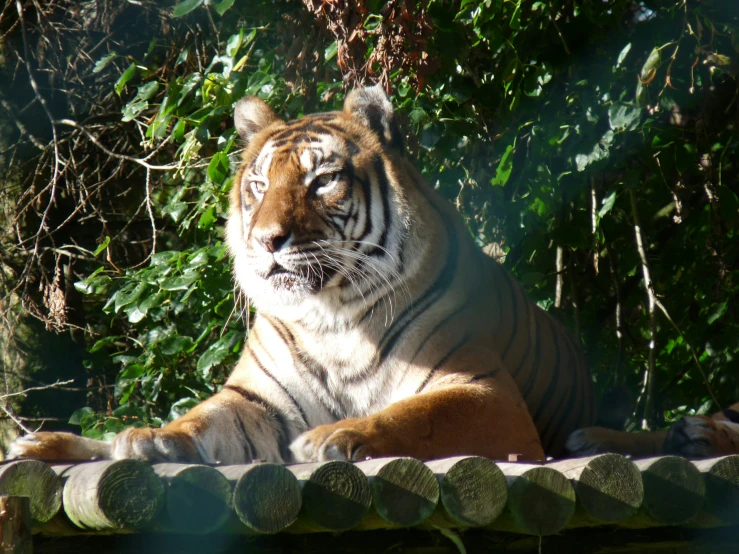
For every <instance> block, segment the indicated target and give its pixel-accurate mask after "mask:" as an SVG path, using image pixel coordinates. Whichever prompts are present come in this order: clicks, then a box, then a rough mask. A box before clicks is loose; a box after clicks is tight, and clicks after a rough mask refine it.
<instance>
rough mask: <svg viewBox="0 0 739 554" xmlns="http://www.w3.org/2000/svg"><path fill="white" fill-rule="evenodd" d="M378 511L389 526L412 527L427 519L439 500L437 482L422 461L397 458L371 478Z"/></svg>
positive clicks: (373, 498)
mask: <svg viewBox="0 0 739 554" xmlns="http://www.w3.org/2000/svg"><path fill="white" fill-rule="evenodd" d="M370 488H371V491H372V502H373V504H374V507H375V510H376V511H377V514H378V515H379V516H380V517H381V518H382V519H384V520H385V521H387V522H388V523H390V524H392V525H396V526H398V527H412V526H414V525H419V524H420V523H422V522H423V521H424V520H425V519H426V518H428V517H429V516H430V515H431V514H432V513H433V511H434V509H435V508H436V505H437V504H438V502H439V482H438V481H437V479H436V476H435V475H434V473H433V472H432V471H431V470H430V469H429V468H428V467H426V465H425V464H423V463H422V462H420V461H419V460H416V459H413V458H397V459H394V460H392V461H390V462H388V463H387V464H385V465H384V466H383V467H382V468H381V469H380V470H379V471H378V472H377V474H376V475H374V476H373V477H372V478H371V479H370Z"/></svg>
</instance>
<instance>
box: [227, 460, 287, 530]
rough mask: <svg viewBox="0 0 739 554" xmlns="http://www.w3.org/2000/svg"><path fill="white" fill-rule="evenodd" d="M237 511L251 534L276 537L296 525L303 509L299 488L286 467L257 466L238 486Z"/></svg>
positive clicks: (235, 489)
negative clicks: (295, 522)
mask: <svg viewBox="0 0 739 554" xmlns="http://www.w3.org/2000/svg"><path fill="white" fill-rule="evenodd" d="M233 504H234V509H235V510H236V514H237V515H238V516H239V519H240V520H241V521H242V523H243V524H244V525H246V527H247V528H248V529H250V530H251V531H255V532H257V533H277V532H278V531H282V530H283V529H285V528H286V527H288V526H289V525H290V524H291V523H293V522H294V521H295V520H296V519H297V517H298V513H299V512H300V507H301V505H302V499H301V492H300V484H299V483H298V480H297V478H296V477H295V476H294V475H293V474H292V473H291V472H290V470H288V469H287V468H285V467H284V466H280V465H277V464H271V463H265V464H257V465H255V466H254V467H252V468H250V469H249V470H248V471H246V472H245V473H244V474H243V475H242V476H241V477H240V478H239V479H238V481H237V482H236V486H235V487H234V496H233Z"/></svg>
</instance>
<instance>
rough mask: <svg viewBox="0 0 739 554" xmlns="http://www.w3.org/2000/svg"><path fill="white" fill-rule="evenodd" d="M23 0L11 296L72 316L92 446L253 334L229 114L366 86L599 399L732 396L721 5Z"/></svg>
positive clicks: (2, 121)
mask: <svg viewBox="0 0 739 554" xmlns="http://www.w3.org/2000/svg"><path fill="white" fill-rule="evenodd" d="M12 4H13V3H8V4H7V5H6V8H5V11H4V12H3V13H2V15H1V16H0V37H1V38H0V41H2V42H0V55H1V56H2V58H0V72H1V73H2V75H0V80H4V82H6V83H8V85H7V87H4V90H2V91H0V100H1V101H2V106H3V108H4V109H5V112H4V113H1V114H0V126H1V128H2V129H3V131H4V132H3V135H4V138H3V139H2V141H0V142H4V144H2V145H0V146H2V153H1V154H0V156H3V163H4V165H5V171H6V172H7V173H6V177H5V180H6V185H7V186H6V187H5V192H4V197H3V199H4V206H5V210H6V213H8V214H9V218H8V220H7V222H6V224H5V230H6V231H10V230H12V231H14V232H13V233H5V236H4V237H3V238H2V239H0V241H2V243H1V244H2V246H3V247H2V259H0V263H1V264H2V268H3V272H4V279H3V287H4V293H5V295H6V296H5V300H4V304H3V306H4V309H5V316H6V318H8V321H10V320H13V321H16V320H18V317H20V318H21V320H22V319H23V317H26V316H27V315H28V314H31V315H34V316H36V317H37V318H40V319H42V320H44V321H45V323H46V324H47V326H52V327H55V328H57V329H65V328H68V327H69V326H70V325H71V326H72V328H74V329H77V333H76V335H75V336H74V339H75V340H77V341H78V342H80V343H84V344H85V345H86V347H87V354H86V355H85V361H84V364H85V368H86V369H85V371H86V376H87V377H88V379H89V380H90V381H89V382H90V383H91V384H92V385H93V387H92V392H91V393H90V395H89V397H88V404H89V407H86V408H82V409H80V410H77V411H76V412H75V413H74V414H73V415H72V419H71V420H70V422H71V423H74V424H80V425H81V426H82V429H83V431H84V432H85V434H87V435H88V436H95V437H101V436H105V434H106V433H113V432H117V431H119V430H120V429H122V428H123V427H125V426H126V425H131V424H135V425H139V424H144V423H146V424H155V425H157V424H160V423H162V422H165V421H166V420H168V419H170V418H174V417H177V416H178V415H179V414H181V413H183V411H185V410H187V409H188V408H190V407H191V406H192V405H193V404H195V403H196V402H198V401H199V400H201V399H203V398H205V397H207V396H208V395H210V394H212V393H213V392H214V391H216V390H217V389H218V387H219V386H220V385H221V384H222V383H223V380H224V378H225V376H226V375H227V373H228V370H229V368H230V367H231V366H232V365H233V364H234V363H235V360H236V359H237V357H238V353H239V351H240V349H241V347H242V346H243V343H244V340H245V336H246V333H245V328H246V326H247V325H248V321H249V309H248V306H247V302H246V299H244V298H240V294H239V292H238V291H235V290H234V287H233V282H232V279H231V276H230V271H229V264H228V262H227V253H226V251H225V248H224V245H223V227H224V222H225V217H226V212H227V193H228V190H229V187H230V186H231V183H232V175H233V168H234V167H235V166H236V164H237V163H238V155H239V148H240V146H239V143H238V140H237V137H236V136H235V134H234V130H233V123H232V120H231V114H232V107H233V103H234V102H235V101H236V100H238V99H239V98H240V97H242V96H243V95H245V94H255V95H258V96H260V97H261V98H263V99H264V100H266V101H267V102H268V103H269V104H270V105H272V106H273V107H274V108H275V109H276V110H277V111H278V112H279V113H281V114H282V115H284V116H285V117H290V118H294V117H300V116H301V115H302V114H303V113H309V112H313V111H316V110H328V109H336V108H339V107H340V106H341V101H342V99H343V96H344V93H345V92H346V90H348V89H349V88H351V87H352V86H354V85H356V84H358V83H370V82H377V81H379V82H381V83H382V84H383V85H385V86H386V88H387V89H388V90H389V91H391V92H392V98H393V101H394V103H395V105H396V106H397V109H398V112H399V115H400V119H401V121H402V122H403V124H404V127H405V129H406V130H407V134H408V144H409V155H410V156H412V157H414V158H415V159H417V160H418V165H419V167H420V168H421V170H422V171H423V173H424V174H425V175H426V177H427V179H428V180H429V182H430V183H432V184H433V185H434V186H435V187H436V188H437V189H438V190H439V191H440V192H441V193H442V194H444V195H445V196H446V197H448V198H449V199H450V201H452V202H454V203H455V205H456V206H457V207H458V209H459V211H460V212H461V213H462V214H463V215H464V216H465V218H466V220H467V223H468V225H469V228H470V231H471V233H472V234H473V235H474V236H475V237H476V239H477V240H478V241H479V243H480V246H481V247H482V246H485V247H486V248H488V251H490V252H491V253H493V254H495V255H497V256H499V257H500V261H501V263H504V264H505V266H506V267H507V268H508V269H510V270H511V271H512V272H513V273H514V274H515V275H516V276H517V277H518V278H519V279H520V280H521V281H522V282H523V283H524V285H525V286H526V287H527V289H528V290H529V292H530V294H531V295H532V296H533V297H534V298H536V299H537V301H538V302H539V305H540V306H542V307H543V308H545V309H547V310H550V311H553V312H556V314H557V317H559V318H560V319H561V320H563V321H565V322H566V323H567V324H568V326H569V327H570V328H571V329H573V330H574V331H575V332H576V333H578V334H579V336H581V337H582V341H583V346H584V348H585V350H586V352H587V354H588V358H589V360H590V363H591V367H592V368H593V373H594V377H595V379H596V381H597V384H598V388H599V389H600V390H601V391H607V390H610V389H612V388H614V386H616V385H626V386H627V387H628V388H629V389H630V390H632V391H633V392H634V394H635V396H638V403H637V406H636V408H635V409H634V412H633V418H632V424H636V425H643V426H654V425H662V424H664V422H665V420H667V421H669V420H672V419H674V418H675V417H678V416H680V415H682V414H683V413H686V412H688V411H692V410H702V411H703V412H705V411H709V410H712V409H716V408H717V407H718V406H725V405H726V404H727V403H729V402H730V401H733V400H735V399H737V398H739V372H737V370H736V365H737V362H736V360H735V357H736V356H737V355H738V354H739V323H738V320H737V315H738V314H737V313H736V310H737V305H738V304H737V290H738V287H739V283H738V282H737V279H738V277H739V263H738V262H739V251H738V249H739V242H737V240H736V237H735V235H736V233H737V231H738V230H739V228H738V224H739V199H738V198H737V192H739V191H738V190H737V189H738V188H739V187H738V186H737V182H739V181H738V179H739V175H738V174H739V166H737V159H738V157H739V151H738V146H739V140H738V139H739V130H738V129H737V124H739V99H738V97H737V96H738V91H739V86H738V84H737V73H738V72H739V6H737V4H736V2H735V0H703V1H702V2H701V1H697V0H682V1H677V0H673V1H663V0H645V1H643V2H636V1H632V0H550V1H533V0H455V1H448V0H428V1H412V0H406V1H401V0H393V1H391V2H387V3H385V2H380V1H377V0H362V1H359V2H348V1H345V0H335V1H332V2H324V1H322V0H304V1H303V3H302V4H300V3H297V2H288V1H281V0H250V1H248V2H247V1H245V0H244V1H240V0H237V1H234V0H220V1H219V2H207V1H203V0H182V1H181V2H179V3H178V4H176V5H174V6H169V7H163V6H161V5H160V4H158V3H155V2H137V3H135V4H133V3H130V4H123V3H121V4H122V5H121V6H117V4H116V3H110V4H109V3H106V2H102V1H101V2H88V1H80V0H77V1H72V0H68V1H59V2H52V1H50V0H48V1H46V2H34V3H31V2H24V3H23V6H24V10H25V11H24V17H23V19H22V20H21V19H20V18H19V16H18V13H15V14H13V13H12V12H13V10H14V9H15V6H14V5H12ZM114 6H117V7H114ZM38 10H46V12H44V13H41V12H39V11H38ZM55 41H57V42H56V43H55ZM80 41H87V42H84V44H85V45H89V46H86V47H85V48H88V49H87V50H85V49H80V48H79V44H80ZM93 46H94V48H93ZM24 53H25V54H24ZM55 63H56V64H57V65H54V64H55ZM29 99H30V104H29ZM52 122H53V123H52ZM6 131H7V132H6ZM52 131H53V132H52ZM72 284H73V287H72ZM492 286H494V284H493V285H492ZM37 289H38V290H39V291H40V292H38V293H37V292H36V290H37ZM55 295H56V296H55ZM54 298H57V302H56V303H55V302H54V301H53V300H54ZM13 318H15V319H13ZM110 380H114V382H115V387H114V389H113V390H114V393H113V394H112V395H111V394H110V392H108V393H106V392H105V391H110V390H111V389H108V388H105V387H104V386H103V385H104V384H105V383H108V382H109V381H110ZM96 387H97V388H96ZM101 391H102V392H101ZM108 436H110V435H108Z"/></svg>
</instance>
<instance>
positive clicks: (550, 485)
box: [507, 467, 575, 536]
mask: <svg viewBox="0 0 739 554" xmlns="http://www.w3.org/2000/svg"><path fill="white" fill-rule="evenodd" d="M509 485H510V486H509V488H508V504H507V510H508V512H509V513H510V515H511V517H512V519H513V522H514V523H515V525H516V527H517V528H518V529H520V530H521V531H522V532H524V533H528V534H530V535H538V536H545V535H553V534H555V533H558V532H559V531H561V530H562V529H564V527H565V525H567V523H568V522H569V521H570V519H571V518H572V514H573V513H574V512H575V490H574V489H573V487H572V485H571V484H570V480H569V479H567V478H566V477H565V476H564V475H562V474H561V473H560V472H559V471H556V470H554V469H551V468H548V467H534V468H532V469H529V470H527V471H525V472H523V473H522V474H521V475H518V476H516V477H515V478H513V479H510V478H509Z"/></svg>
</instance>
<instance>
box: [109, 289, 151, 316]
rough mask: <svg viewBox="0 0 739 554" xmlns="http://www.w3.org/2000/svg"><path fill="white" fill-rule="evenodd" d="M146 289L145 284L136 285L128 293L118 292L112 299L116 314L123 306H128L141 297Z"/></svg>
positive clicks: (122, 290)
mask: <svg viewBox="0 0 739 554" xmlns="http://www.w3.org/2000/svg"><path fill="white" fill-rule="evenodd" d="M147 288H149V286H148V285H147V284H146V283H138V284H137V285H136V286H135V287H134V288H133V290H130V291H129V292H124V291H125V289H121V290H119V291H118V292H117V293H116V294H115V297H114V298H115V304H114V305H115V311H116V313H117V312H118V310H120V309H121V308H123V307H124V306H128V305H129V304H132V303H133V302H136V301H137V300H138V299H139V298H141V295H142V294H144V293H145V292H146V289H147Z"/></svg>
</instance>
